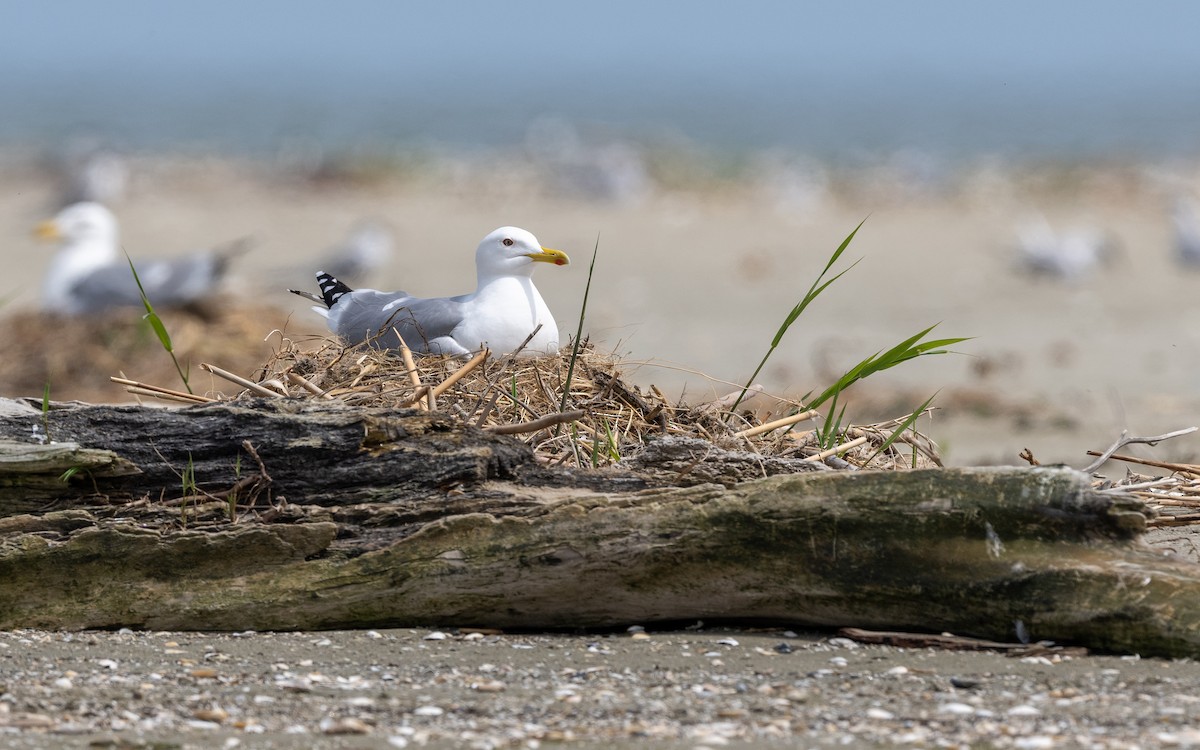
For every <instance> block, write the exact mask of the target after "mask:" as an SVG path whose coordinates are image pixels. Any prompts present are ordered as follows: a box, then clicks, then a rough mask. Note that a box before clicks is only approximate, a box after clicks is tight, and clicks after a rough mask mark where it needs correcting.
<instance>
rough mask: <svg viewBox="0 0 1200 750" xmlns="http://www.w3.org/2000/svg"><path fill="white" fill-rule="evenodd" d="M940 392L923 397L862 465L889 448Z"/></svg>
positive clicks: (866, 464) (865, 464)
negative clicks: (922, 401)
mask: <svg viewBox="0 0 1200 750" xmlns="http://www.w3.org/2000/svg"><path fill="white" fill-rule="evenodd" d="M940 392H941V391H938V392H935V393H934V394H933V395H932V396H930V397H929V398H927V399H925V403H923V404H921V405H920V406H918V407H917V408H916V409H914V410H913V413H912V414H909V415H908V416H907V417H905V418H904V421H903V422H901V423H900V425H899V426H898V427H896V429H895V430H894V431H893V432H892V434H891V436H889V437H888V439H887V440H885V441H883V444H882V445H880V446H879V447H878V448H876V449H875V452H874V453H872V454H871V457H870V458H868V459H867V460H866V462H865V463H864V464H863V466H864V467H865V466H870V465H871V462H872V461H874V460H875V458H876V457H877V456H878V455H879V454H881V453H883V452H884V451H885V450H887V449H888V448H890V447H891V445H892V443H894V442H896V439H897V438H899V437H900V436H901V435H903V434H904V431H905V430H907V429H908V428H909V427H912V426H913V424H915V423H916V421H917V420H918V419H920V418H921V415H922V414H924V413H925V409H926V408H928V407H929V405H930V404H931V403H933V400H934V399H935V398H937V395H938V393H940ZM913 465H914V466H916V463H915V462H914V464H913Z"/></svg>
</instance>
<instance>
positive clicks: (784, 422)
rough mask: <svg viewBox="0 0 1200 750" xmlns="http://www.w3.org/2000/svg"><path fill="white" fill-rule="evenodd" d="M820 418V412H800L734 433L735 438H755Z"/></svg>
mask: <svg viewBox="0 0 1200 750" xmlns="http://www.w3.org/2000/svg"><path fill="white" fill-rule="evenodd" d="M818 416H820V412H817V411H805V412H800V413H799V414H793V415H792V416H790V417H783V418H782V419H776V420H775V421H773V422H767V423H766V424H760V425H759V426H758V427H750V428H748V429H745V430H740V431H738V432H735V433H733V436H734V437H754V436H755V435H761V434H763V433H764V432H770V431H772V430H778V429H779V428H780V427H787V426H788V425H793V424H796V423H797V422H803V421H804V420H806V419H812V418H813V417H818Z"/></svg>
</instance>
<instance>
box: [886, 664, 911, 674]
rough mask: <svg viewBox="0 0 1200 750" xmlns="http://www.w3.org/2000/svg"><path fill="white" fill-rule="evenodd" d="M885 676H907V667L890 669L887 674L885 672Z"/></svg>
mask: <svg viewBox="0 0 1200 750" xmlns="http://www.w3.org/2000/svg"><path fill="white" fill-rule="evenodd" d="M885 674H890V675H902V674H908V667H905V666H903V665H901V666H898V667H892V668H891V669H889V670H888V671H887V672H885Z"/></svg>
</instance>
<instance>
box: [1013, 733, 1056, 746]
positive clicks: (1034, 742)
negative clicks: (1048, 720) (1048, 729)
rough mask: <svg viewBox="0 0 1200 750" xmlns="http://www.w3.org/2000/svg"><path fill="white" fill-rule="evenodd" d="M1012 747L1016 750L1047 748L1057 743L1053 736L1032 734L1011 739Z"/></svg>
mask: <svg viewBox="0 0 1200 750" xmlns="http://www.w3.org/2000/svg"><path fill="white" fill-rule="evenodd" d="M1013 747H1015V748H1017V750H1049V748H1052V747H1057V743H1055V741H1054V738H1053V737H1047V736H1045V735H1041V734H1034V735H1030V736H1029V737H1018V738H1017V739H1016V740H1014V741H1013Z"/></svg>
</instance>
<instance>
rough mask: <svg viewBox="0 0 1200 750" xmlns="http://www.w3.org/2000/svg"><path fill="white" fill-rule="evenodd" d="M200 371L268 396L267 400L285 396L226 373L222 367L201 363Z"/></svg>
mask: <svg viewBox="0 0 1200 750" xmlns="http://www.w3.org/2000/svg"><path fill="white" fill-rule="evenodd" d="M200 369H201V370H204V371H205V372H211V373H212V374H213V375H216V376H217V377H219V378H224V379H225V380H228V381H229V382H230V383H234V384H235V385H240V386H241V387H243V388H245V389H246V390H248V391H251V392H253V393H255V394H257V395H259V396H266V397H267V398H281V397H282V396H283V394H282V393H280V392H279V391H273V390H271V389H270V388H265V387H263V386H262V385H260V384H258V383H254V382H251V381H249V380H246V379H245V378H243V377H242V376H240V375H234V374H233V373H232V372H226V371H225V370H222V369H221V368H220V367H217V366H216V365H210V364H208V363H207V362H201V363H200Z"/></svg>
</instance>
